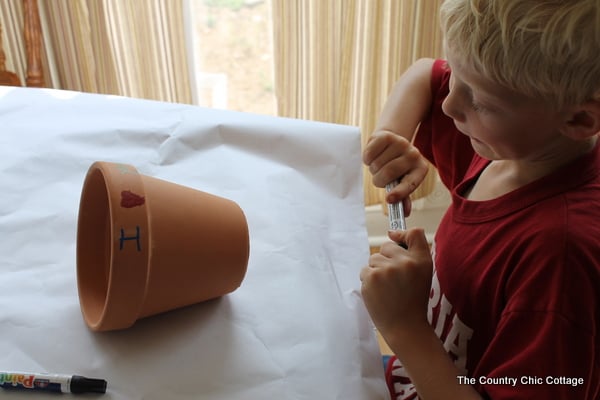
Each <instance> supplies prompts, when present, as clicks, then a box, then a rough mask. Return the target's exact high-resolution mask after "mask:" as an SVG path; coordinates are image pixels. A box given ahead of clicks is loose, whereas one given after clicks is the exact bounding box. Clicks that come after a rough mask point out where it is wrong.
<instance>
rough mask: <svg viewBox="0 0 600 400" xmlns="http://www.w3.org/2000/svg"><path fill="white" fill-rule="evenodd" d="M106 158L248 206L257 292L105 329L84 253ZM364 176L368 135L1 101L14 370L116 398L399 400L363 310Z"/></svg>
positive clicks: (0, 320)
mask: <svg viewBox="0 0 600 400" xmlns="http://www.w3.org/2000/svg"><path fill="white" fill-rule="evenodd" d="M96 160H104V161H116V162H121V163H128V164H132V165H134V166H135V167H136V168H137V169H138V170H139V171H140V173H142V174H145V175H151V176H155V177H158V178H162V179H166V180H169V181H172V182H175V183H179V184H183V185H186V186H190V187H194V188H196V189H199V190H203V191H206V192H209V193H213V194H216V195H219V196H222V197H226V198H229V199H231V200H234V201H236V202H237V203H238V204H239V205H240V206H241V207H242V209H243V210H244V212H245V214H246V217H247V219H248V226H249V231H250V261H249V265H248V272H247V275H246V278H245V280H244V281H243V283H242V286H241V287H240V288H239V289H238V290H237V291H235V292H233V293H232V294H229V295H227V296H224V297H223V298H221V299H218V300H215V301H211V302H206V303H202V304H199V305H194V306H190V307H187V308H184V309H180V310H176V311H172V312H168V313H165V314H162V315H159V316H155V317H150V318H147V319H143V320H140V321H138V322H137V323H136V324H135V325H134V326H133V327H132V328H130V329H127V330H123V331H117V332H108V333H94V332H92V331H90V330H89V329H88V328H87V326H86V325H85V324H84V322H83V319H82V317H81V313H80V309H79V300H78V296H77V283H76V267H75V250H76V246H75V242H76V224H77V213H78V207H79V196H80V193H81V187H82V183H83V179H84V176H85V174H86V172H87V169H88V167H89V166H90V165H91V163H92V162H93V161H96ZM360 164H361V162H360V138H359V132H358V129H357V128H354V127H348V126H340V125H333V124H323V123H316V122H308V121H298V120H291V119H283V118H274V117H268V116H259V115H251V114H244V113H235V112H227V111H217V110H210V109H203V108H199V107H194V106H188V105H181V104H169V103H162V102H154V101H144V100H136V99H128V98H122V97H115V96H102V95H92V94H81V93H75V92H65V91H53V90H45V89H26V88H7V87H0V192H1V195H0V254H2V258H1V259H0V371H2V370H8V371H10V370H18V371H34V372H49V373H66V374H72V373H76V374H80V375H84V376H88V377H94V378H102V379H106V380H107V381H108V391H107V393H106V394H105V395H103V396H101V398H103V399H160V400H164V399H227V400H233V399H310V400H316V399H361V400H364V399H382V398H386V396H387V394H386V389H385V384H384V382H383V368H382V364H381V358H380V355H379V352H378V347H377V342H376V339H375V335H374V331H373V329H372V326H371V324H370V322H369V320H368V316H367V314H366V312H365V310H364V306H363V305H362V300H361V299H360V290H359V279H358V275H359V270H360V268H361V267H362V266H363V265H365V264H366V262H367V258H368V241H367V233H366V229H365V220H364V219H365V217H364V205H363V194H362V178H361V169H360ZM66 396H67V397H70V396H71V395H66ZM0 397H1V398H2V399H24V398H39V399H43V398H48V399H50V398H52V399H55V398H56V397H55V396H52V395H48V394H43V393H34V394H32V393H28V392H23V391H13V390H10V391H8V390H3V389H0Z"/></svg>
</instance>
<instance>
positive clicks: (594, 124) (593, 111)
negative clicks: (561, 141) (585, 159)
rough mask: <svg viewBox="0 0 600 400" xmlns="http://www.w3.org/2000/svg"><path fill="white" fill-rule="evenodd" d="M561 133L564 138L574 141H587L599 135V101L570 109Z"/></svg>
mask: <svg viewBox="0 0 600 400" xmlns="http://www.w3.org/2000/svg"><path fill="white" fill-rule="evenodd" d="M562 131H563V134H564V135H565V136H567V137H569V138H571V139H574V140H584V139H588V138H590V137H592V136H594V135H596V134H598V133H600V101H590V102H587V103H584V104H581V105H578V106H574V107H571V108H570V109H569V110H568V112H567V118H566V121H565V123H564V124H563V129H562Z"/></svg>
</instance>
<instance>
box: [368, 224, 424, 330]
mask: <svg viewBox="0 0 600 400" xmlns="http://www.w3.org/2000/svg"><path fill="white" fill-rule="evenodd" d="M389 237H390V239H392V240H393V242H388V243H385V244H384V245H383V246H381V249H380V252H379V253H376V254H373V255H371V257H370V258H369V266H367V267H364V268H363V269H362V271H361V273H360V280H361V281H362V289H361V292H362V296H363V301H364V303H365V306H366V307H367V310H368V311H369V314H370V316H371V319H372V320H373V323H374V324H375V326H376V327H377V329H378V330H379V332H380V333H381V335H382V336H383V337H384V338H386V337H388V335H389V337H392V336H394V335H398V334H402V333H403V332H405V331H406V329H413V328H417V327H423V326H425V325H428V322H427V305H428V302H429V294H430V291H431V276H432V273H433V262H432V259H431V253H430V250H429V245H428V243H427V239H426V238H425V233H424V232H423V230H422V229H410V230H408V231H390V232H389ZM397 243H406V244H407V246H408V250H405V249H404V248H402V247H401V246H399V245H398V244H397Z"/></svg>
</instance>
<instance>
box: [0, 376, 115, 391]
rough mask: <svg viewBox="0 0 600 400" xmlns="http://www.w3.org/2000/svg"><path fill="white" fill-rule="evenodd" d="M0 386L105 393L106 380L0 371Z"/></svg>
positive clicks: (5, 387)
mask: <svg viewBox="0 0 600 400" xmlns="http://www.w3.org/2000/svg"><path fill="white" fill-rule="evenodd" d="M0 387H2V388H4V389H24V390H43V391H47V392H58V393H106V381H105V380H104V379H91V378H86V377H83V376H80V375H57V374H38V373H28V372H2V371H0Z"/></svg>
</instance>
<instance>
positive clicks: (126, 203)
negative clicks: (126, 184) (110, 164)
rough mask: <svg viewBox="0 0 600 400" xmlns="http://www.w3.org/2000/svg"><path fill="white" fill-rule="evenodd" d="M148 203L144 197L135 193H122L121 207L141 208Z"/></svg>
mask: <svg viewBox="0 0 600 400" xmlns="http://www.w3.org/2000/svg"><path fill="white" fill-rule="evenodd" d="M145 202H146V199H145V198H144V196H140V195H139V194H135V193H133V192H132V191H131V190H123V191H122V192H121V207H125V208H132V207H137V206H141V205H143V204H144V203H145Z"/></svg>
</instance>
